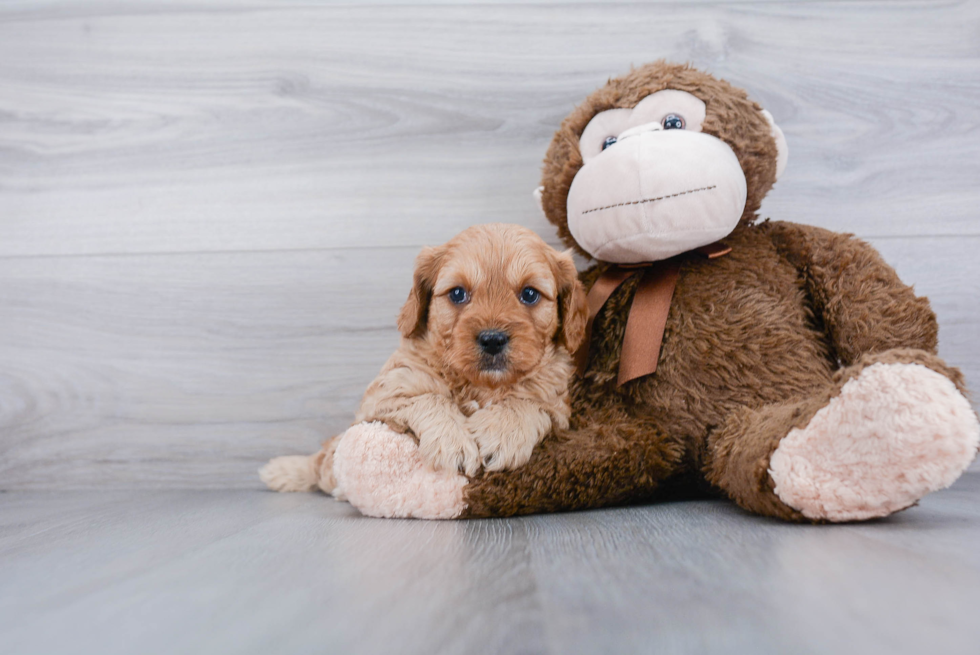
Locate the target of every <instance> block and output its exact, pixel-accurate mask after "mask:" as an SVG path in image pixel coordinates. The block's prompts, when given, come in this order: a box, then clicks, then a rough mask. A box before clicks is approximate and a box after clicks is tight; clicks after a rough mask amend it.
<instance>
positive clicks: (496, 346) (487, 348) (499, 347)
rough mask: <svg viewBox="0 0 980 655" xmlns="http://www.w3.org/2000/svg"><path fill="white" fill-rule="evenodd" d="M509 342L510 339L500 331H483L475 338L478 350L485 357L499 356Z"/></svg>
mask: <svg viewBox="0 0 980 655" xmlns="http://www.w3.org/2000/svg"><path fill="white" fill-rule="evenodd" d="M509 341H510V337H509V336H507V333H506V332H502V331H500V330H484V331H483V332H481V333H480V334H479V335H477V337H476V342H477V343H478V344H480V350H482V351H483V352H484V353H485V354H487V355H499V354H500V353H501V352H502V351H503V349H504V348H506V347H507V343H508V342H509Z"/></svg>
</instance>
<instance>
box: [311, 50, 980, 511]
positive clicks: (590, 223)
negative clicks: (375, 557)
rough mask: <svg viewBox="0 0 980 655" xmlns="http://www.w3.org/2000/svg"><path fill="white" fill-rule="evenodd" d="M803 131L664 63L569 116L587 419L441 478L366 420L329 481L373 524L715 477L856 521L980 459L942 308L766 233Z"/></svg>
mask: <svg viewBox="0 0 980 655" xmlns="http://www.w3.org/2000/svg"><path fill="white" fill-rule="evenodd" d="M786 159H787V147H786V141H785V139H784V137H783V134H782V132H781V130H780V129H779V127H777V126H776V124H775V123H774V121H773V119H772V117H771V116H770V115H769V113H768V112H766V111H765V110H763V109H762V108H761V107H760V106H759V105H758V104H756V103H755V102H753V101H751V100H750V99H749V98H748V96H747V94H746V93H745V92H744V91H742V90H741V89H738V88H735V87H733V86H731V85H729V84H728V83H727V82H725V81H723V80H719V79H716V78H714V77H712V76H711V75H708V74H707V73H704V72H702V71H699V70H696V69H694V68H691V67H690V66H686V65H675V64H670V63H666V62H663V61H660V62H656V63H653V64H648V65H646V66H642V67H640V68H637V69H634V70H632V71H631V72H629V73H628V74H627V75H624V76H623V77H619V78H615V79H612V80H610V81H609V82H608V83H607V84H606V85H605V86H603V87H602V88H600V89H599V90H597V91H596V92H594V93H593V94H592V95H590V96H589V97H588V98H586V100H585V101H584V102H583V103H582V104H581V105H580V106H579V107H577V108H576V109H575V110H574V111H573V112H572V113H571V114H570V115H569V116H568V117H567V118H566V119H565V120H564V122H563V123H562V124H561V127H560V128H559V129H558V132H557V133H556V134H555V136H554V139H553V140H552V142H551V146H550V147H549V149H548V152H547V156H546V157H545V161H544V172H543V179H542V187H541V188H540V189H539V200H540V202H541V206H542V209H543V211H544V213H545V215H546V216H547V218H548V220H549V221H550V222H551V223H553V224H554V225H555V226H556V228H557V230H558V235H559V236H560V237H561V239H562V240H563V241H564V242H565V243H566V244H567V245H568V246H570V247H571V248H573V249H574V250H575V251H577V252H578V253H579V254H580V255H582V256H584V257H587V258H590V259H594V260H596V263H595V264H594V265H593V266H592V267H591V268H589V269H588V270H586V271H584V272H583V273H582V274H581V278H582V281H583V282H584V284H585V286H586V288H587V289H589V305H590V330H589V337H588V338H587V340H586V344H585V346H584V347H583V349H582V350H581V351H580V352H579V353H578V361H579V365H580V371H579V374H578V375H577V376H576V377H575V379H574V380H573V382H572V386H571V392H572V419H571V426H570V428H569V429H568V430H565V431H559V432H555V433H554V434H551V435H550V436H548V437H546V438H545V439H544V440H543V441H542V442H541V443H540V444H538V446H537V447H536V449H535V451H534V453H533V455H532V457H531V460H530V461H529V462H528V463H527V464H526V465H524V466H522V467H520V468H518V469H516V470H510V471H501V472H493V473H481V474H478V475H476V476H475V477H472V478H466V477H464V476H462V475H460V474H457V473H455V472H446V471H443V472H436V471H433V470H431V469H429V468H427V467H426V465H425V463H424V462H423V461H422V460H421V458H420V457H419V455H418V452H417V449H416V446H415V444H414V442H413V441H412V440H411V439H410V438H409V437H407V436H405V435H400V434H397V433H394V432H392V431H391V430H389V429H388V428H386V427H385V426H383V425H380V424H361V425H356V426H354V427H353V428H351V429H350V430H348V432H347V433H345V435H343V436H342V438H338V439H337V440H335V442H333V443H331V444H328V448H327V449H326V450H325V451H323V452H324V453H326V455H325V456H322V457H321V458H320V459H319V461H317V462H316V463H315V466H314V468H316V469H317V471H318V472H319V473H318V475H319V479H320V480H322V483H321V484H320V486H321V488H323V489H324V490H326V491H332V492H334V493H335V495H338V496H339V497H342V498H346V499H347V500H349V501H350V502H351V503H352V504H353V505H354V506H355V507H357V508H358V509H359V510H361V511H362V512H363V513H365V514H369V515H374V516H414V517H419V518H465V517H489V516H511V515H517V514H529V513H537V512H555V511H565V510H576V509H585V508H596V507H603V506H609V505H622V504H626V503H638V502H649V501H653V500H656V499H657V498H658V497H661V496H662V495H665V494H668V493H671V494H676V493H677V492H678V490H695V489H698V488H701V489H706V490H710V491H711V492H713V493H715V494H718V495H721V496H723V497H726V498H729V499H730V500H732V501H733V502H735V503H737V504H738V505H739V506H740V507H742V508H744V509H746V510H748V511H750V512H755V513H758V514H762V515H765V516H773V517H778V518H781V519H786V520H790V521H811V522H826V521H857V520H864V519H871V518H875V517H882V516H886V515H888V514H891V513H893V512H896V511H899V510H902V509H904V508H907V507H910V506H911V505H914V504H915V503H916V502H917V501H918V500H919V499H920V498H922V497H923V496H924V495H926V494H927V493H929V492H932V491H935V490H937V489H941V488H944V487H947V486H949V485H950V484H952V483H953V481H955V480H956V479H957V478H958V477H959V475H960V474H961V473H962V472H963V471H964V470H965V469H966V468H967V467H968V466H969V464H970V463H971V461H972V460H973V459H974V457H975V456H976V453H977V448H978V441H980V425H978V421H977V415H976V413H975V412H974V411H973V409H972V408H971V406H970V404H969V402H968V401H967V399H966V398H965V394H966V389H965V387H964V381H963V376H962V375H961V374H960V372H959V371H958V370H957V369H955V368H953V367H951V366H948V365H947V364H945V363H944V362H943V361H942V360H941V359H940V358H939V357H937V355H936V346H937V332H938V328H937V324H936V318H935V315H934V314H933V312H932V311H931V309H930V307H929V303H928V301H927V300H926V299H925V298H917V297H916V296H915V295H914V294H913V292H912V289H910V288H909V287H907V286H905V285H904V284H902V282H901V281H900V280H899V279H898V276H897V275H896V274H895V272H894V270H892V268H890V267H889V266H888V265H887V264H886V263H885V262H884V261H883V260H882V259H881V257H880V256H879V255H878V253H877V252H876V251H875V250H874V249H873V248H872V247H871V246H869V245H868V244H866V243H864V242H863V241H860V240H858V239H856V238H854V237H853V236H851V235H845V234H837V233H834V232H829V231H827V230H823V229H820V228H817V227H810V226H805V225H797V224H794V223H786V222H781V221H769V220H766V221H763V222H760V221H758V218H757V212H758V210H759V207H760V205H761V203H762V199H763V198H764V197H765V195H766V193H767V192H768V191H769V189H770V188H771V187H772V186H773V184H774V183H775V181H776V179H777V178H778V177H779V175H780V174H781V173H782V171H783V169H784V167H785V166H786Z"/></svg>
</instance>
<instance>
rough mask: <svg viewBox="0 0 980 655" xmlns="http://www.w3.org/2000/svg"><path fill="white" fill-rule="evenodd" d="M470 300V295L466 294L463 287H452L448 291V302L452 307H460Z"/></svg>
mask: <svg viewBox="0 0 980 655" xmlns="http://www.w3.org/2000/svg"><path fill="white" fill-rule="evenodd" d="M469 299H470V294H468V293H466V289H464V288H463V287H453V288H452V289H450V290H449V300H450V301H451V302H452V303H453V304H454V305H462V304H463V303H464V302H466V301H467V300H469Z"/></svg>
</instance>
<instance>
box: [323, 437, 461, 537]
mask: <svg viewBox="0 0 980 655" xmlns="http://www.w3.org/2000/svg"><path fill="white" fill-rule="evenodd" d="M333 473H334V476H335V478H336V480H337V487H336V489H335V490H334V492H333V493H334V495H335V496H336V497H338V498H341V499H343V500H347V501H348V502H350V504H351V505H353V506H354V507H355V508H357V509H358V510H359V511H360V512H361V513H362V514H366V515H367V516H379V517H385V518H417V519H453V518H456V517H457V516H459V515H460V514H461V513H462V512H463V510H464V509H466V503H465V502H464V501H463V487H464V486H465V485H466V483H467V479H466V478H465V477H463V476H462V475H459V474H458V473H454V472H450V471H434V470H432V469H431V468H429V466H427V465H426V463H425V462H424V461H423V459H422V456H421V455H419V449H418V446H417V445H416V444H415V441H413V440H412V439H411V438H410V437H408V436H406V435H404V434H401V433H399V432H395V431H394V430H392V429H390V428H389V427H388V426H387V425H385V424H384V423H379V422H375V423H358V424H357V425H355V426H353V427H351V428H349V429H348V430H347V432H345V433H344V434H343V436H342V437H341V438H340V440H339V443H338V444H337V450H336V452H335V453H334V459H333Z"/></svg>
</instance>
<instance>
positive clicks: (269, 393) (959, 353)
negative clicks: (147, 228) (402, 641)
mask: <svg viewBox="0 0 980 655" xmlns="http://www.w3.org/2000/svg"><path fill="white" fill-rule="evenodd" d="M874 244H875V245H876V246H877V247H879V248H880V249H881V250H882V252H883V254H884V255H885V257H887V258H888V259H889V260H891V261H895V262H898V264H899V267H898V268H899V273H900V275H901V276H902V277H903V279H904V280H905V281H906V282H908V283H914V284H915V286H916V290H917V292H918V293H920V294H923V295H927V296H929V297H930V299H931V301H932V303H933V307H934V308H935V310H936V311H937V312H938V313H939V315H940V316H942V317H943V320H942V324H941V332H940V339H941V344H940V353H941V354H942V355H943V356H944V357H945V358H946V359H947V360H948V361H949V362H950V363H952V364H954V365H958V366H961V367H962V368H963V369H964V371H965V373H966V374H967V376H968V379H969V380H970V381H971V382H972V383H973V386H974V388H975V389H980V366H978V358H977V357H976V355H977V345H976V339H975V335H976V305H975V301H974V300H973V299H974V298H977V297H978V296H980V287H978V280H980V264H978V263H977V260H976V259H975V258H974V257H973V253H975V252H977V251H978V250H980V238H978V237H973V238H961V239H953V238H939V237H935V238H928V239H909V238H905V237H902V238H895V239H879V240H875V241H874ZM414 256H415V251H414V249H408V248H403V249H397V248H396V249H383V250H357V249H354V250H331V251H326V252H318V251H313V252H308V251H291V252H271V253H213V254H202V253H196V254H187V255H154V256H134V257H127V256H121V257H57V258H16V259H7V260H3V259H0V278H2V279H3V280H4V285H3V286H2V287H0V306H3V307H4V308H6V310H5V312H4V323H3V325H4V328H3V330H4V339H3V341H0V361H2V362H3V363H4V365H3V368H2V370H0V390H2V393H0V431H2V434H3V438H2V439H0V481H2V488H7V489H48V488H58V489H70V488H79V487H81V488H85V487H93V486H95V487H107V488H113V487H116V488H123V487H131V486H135V485H139V486H151V487H184V488H187V487H189V488H212V489H221V488H229V487H231V488H234V487H258V486H260V483H259V481H258V479H257V477H256V476H255V470H256V469H257V468H258V466H259V465H261V464H262V463H263V462H265V461H266V460H267V459H268V458H270V457H272V456H274V455H279V454H286V453H305V452H312V451H314V450H316V448H317V446H318V444H319V442H320V441H321V440H323V439H324V438H326V437H328V436H331V435H333V434H336V433H337V432H339V431H341V430H343V429H345V428H346V427H347V426H348V425H349V424H350V421H351V420H352V417H353V414H354V409H355V407H356V405H357V402H358V401H359V399H360V396H361V394H362V393H363V390H364V389H365V388H366V386H367V385H368V383H369V382H370V381H371V380H372V379H373V377H374V376H375V375H376V373H377V371H378V370H379V369H380V368H381V365H382V364H383V363H384V361H385V360H386V359H387V358H388V356H389V355H390V354H391V352H393V351H394V349H395V347H396V346H397V343H398V335H397V332H396V330H395V328H394V317H395V315H396V313H397V311H398V307H399V306H400V304H401V303H402V301H403V300H404V298H405V297H406V295H407V293H408V285H409V282H408V281H409V280H410V278H411V271H412V262H413V259H414ZM951 261H953V262H957V266H956V267H951V266H950V265H949V264H950V262H951ZM394 280H400V282H398V283H395V282H393V281H394Z"/></svg>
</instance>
